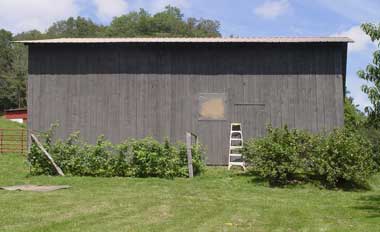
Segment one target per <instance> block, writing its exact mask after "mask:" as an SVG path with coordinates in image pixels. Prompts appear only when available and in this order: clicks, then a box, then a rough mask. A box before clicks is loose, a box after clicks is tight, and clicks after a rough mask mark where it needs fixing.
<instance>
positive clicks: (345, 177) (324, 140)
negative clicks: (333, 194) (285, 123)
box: [242, 127, 377, 187]
mask: <svg viewBox="0 0 380 232" xmlns="http://www.w3.org/2000/svg"><path fill="white" fill-rule="evenodd" d="M242 153H243V156H244V157H245V159H246V161H247V162H248V164H249V169H250V170H251V173H252V174H255V175H258V176H259V177H262V178H265V179H267V180H268V181H269V183H270V184H271V185H284V184H288V183H298V182H299V181H302V182H307V181H315V180H318V181H319V183H321V184H322V185H324V186H326V187H343V186H347V185H350V186H351V187H355V186H366V183H367V180H368V178H369V177H370V176H371V175H372V174H374V173H375V171H376V170H377V169H376V165H375V164H376V162H375V160H376V156H375V155H374V153H373V150H372V147H371V144H370V142H369V141H368V140H367V139H365V138H364V137H363V136H361V135H360V134H358V133H355V132H353V131H349V130H347V129H344V128H343V129H336V130H334V131H332V132H331V133H329V134H327V135H313V134H311V133H309V132H306V131H301V130H297V129H292V130H289V129H288V128H287V127H284V128H276V129H273V128H271V127H269V128H268V131H267V135H266V136H265V137H263V138H258V139H251V140H249V141H248V142H246V143H245V145H244V148H243V151H242Z"/></svg>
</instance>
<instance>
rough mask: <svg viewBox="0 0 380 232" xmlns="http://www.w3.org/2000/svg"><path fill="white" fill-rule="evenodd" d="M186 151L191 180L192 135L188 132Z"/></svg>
mask: <svg viewBox="0 0 380 232" xmlns="http://www.w3.org/2000/svg"><path fill="white" fill-rule="evenodd" d="M186 148H187V149H186V151H187V166H188V168H189V178H193V176H194V173H193V156H192V155H191V133H189V132H186Z"/></svg>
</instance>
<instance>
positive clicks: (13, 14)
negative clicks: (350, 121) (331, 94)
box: [0, 0, 380, 109]
mask: <svg viewBox="0 0 380 232" xmlns="http://www.w3.org/2000/svg"><path fill="white" fill-rule="evenodd" d="M169 4H170V5H172V6H176V7H179V8H180V9H181V10H182V12H183V13H184V15H185V17H196V18H208V19H214V20H218V21H219V22H220V23H221V33H222V35H223V36H230V35H234V36H239V37H257V36H348V37H350V38H351V39H353V40H354V41H355V43H353V44H350V45H349V49H348V61H347V88H348V90H349V91H350V95H351V96H352V97H353V98H354V99H355V103H356V104H358V105H359V108H360V109H363V108H364V106H366V105H369V101H368V99H367V97H366V95H365V94H363V93H362V92H361V90H360V86H361V85H362V84H364V83H365V82H364V81H362V80H360V79H359V78H358V77H357V75H356V73H357V71H358V70H359V69H365V67H366V65H367V64H368V63H370V62H371V61H372V53H373V51H374V50H375V49H376V44H375V43H373V42H372V41H371V40H370V38H369V37H368V36H367V35H366V34H365V33H364V32H362V31H361V29H360V25H361V24H362V23H364V22H373V23H380V14H379V11H380V1H379V0H360V1H359V0H0V28H4V29H6V30H9V31H11V32H12V33H19V32H22V31H27V30H32V29H38V30H40V31H45V30H46V29H47V27H48V26H49V25H51V24H52V23H53V22H55V21H57V20H62V19H66V18H68V17H70V16H82V17H87V18H91V19H92V20H93V21H95V22H97V23H100V24H108V23H109V22H110V21H111V20H112V18H113V17H115V16H120V15H123V14H126V13H128V12H130V11H134V10H138V9H139V8H144V9H146V10H148V11H150V12H151V13H155V12H158V11H161V10H163V9H164V7H165V6H166V5H169Z"/></svg>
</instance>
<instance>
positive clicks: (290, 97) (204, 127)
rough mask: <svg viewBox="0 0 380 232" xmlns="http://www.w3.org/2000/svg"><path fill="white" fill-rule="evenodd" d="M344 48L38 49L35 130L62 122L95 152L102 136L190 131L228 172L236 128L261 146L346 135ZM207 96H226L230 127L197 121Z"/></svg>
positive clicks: (33, 72) (32, 78)
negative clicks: (290, 136)
mask: <svg viewBox="0 0 380 232" xmlns="http://www.w3.org/2000/svg"><path fill="white" fill-rule="evenodd" d="M74 47H75V46H74ZM344 48H345V46H343V45H342V44H334V45H324V44H311V45H310V46H306V45H298V46H296V45H292V46H284V45H281V46H277V47H276V46H274V45H267V47H266V46H264V48H263V47H262V46H256V45H254V46H248V47H247V46H236V47H234V46H232V47H220V46H214V47H213V46H211V47H208V46H204V47H202V46H200V45H197V47H195V48H194V47H186V46H182V45H178V47H171V46H166V47H165V46H164V47H163V48H162V47H159V46H153V47H151V46H148V45H146V46H142V47H141V46H140V47H138V46H121V47H116V46H100V47H98V46H81V47H75V49H77V51H76V50H75V49H74V48H72V47H71V46H68V47H67V46H31V47H30V68H29V70H30V75H29V80H28V114H29V115H28V116H29V119H28V123H29V127H30V128H31V129H32V130H39V131H41V130H46V129H47V128H48V127H49V125H50V124H51V123H54V122H56V121H58V122H59V123H60V125H61V126H60V128H59V129H58V131H57V132H58V133H57V135H58V136H59V137H62V138H63V137H66V136H67V135H69V134H70V133H72V132H74V131H77V130H80V131H81V135H82V137H84V138H85V139H86V140H88V141H89V142H95V140H96V137H97V136H98V135H100V134H104V135H106V137H108V138H109V139H110V140H111V141H113V142H120V141H122V140H124V139H126V138H128V137H132V138H142V137H145V136H154V137H156V138H158V139H160V140H162V139H163V138H165V137H168V138H170V139H171V140H172V141H177V140H182V141H184V139H185V137H184V136H185V132H186V131H192V132H194V133H196V134H198V135H199V138H200V141H201V142H202V143H203V144H204V145H205V146H206V149H207V151H208V157H207V163H208V164H213V165H220V164H226V163H227V160H228V158H227V157H228V156H227V154H228V136H229V124H230V123H231V122H236V121H240V122H243V135H244V138H245V139H247V138H248V137H254V136H262V135H263V134H264V133H265V124H267V123H271V124H272V125H273V126H274V127H278V126H282V125H285V124H287V125H289V126H290V127H297V128H304V129H308V130H310V131H313V132H317V131H323V130H331V129H332V128H335V127H339V126H342V125H343V97H344V95H343V87H342V86H343V73H344V72H343V69H344V68H343V66H344V64H342V60H343V59H342V56H343V55H344V54H343V53H344V52H345V50H344ZM264 50H265V52H264ZM215 55H219V57H217V56H215ZM260 56H261V57H260ZM205 62H207V65H206V64H204V63H205ZM344 62H345V61H344ZM235 66H236V67H235ZM200 93H225V94H226V97H227V101H226V102H227V104H226V115H227V119H226V120H224V121H210V120H205V121H200V120H198V108H199V107H198V99H199V94H200Z"/></svg>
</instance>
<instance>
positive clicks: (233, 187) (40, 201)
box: [0, 154, 380, 232]
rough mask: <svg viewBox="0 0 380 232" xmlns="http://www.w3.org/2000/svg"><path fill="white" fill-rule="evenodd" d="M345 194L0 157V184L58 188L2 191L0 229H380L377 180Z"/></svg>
mask: <svg viewBox="0 0 380 232" xmlns="http://www.w3.org/2000/svg"><path fill="white" fill-rule="evenodd" d="M371 183H372V186H373V190H371V191H362V192H345V191H329V190H321V189H318V188H316V187H313V186H310V185H307V186H297V187H288V188H269V187H268V186H267V184H266V183H263V182H259V181H255V180H254V179H252V178H250V177H247V176H244V175H241V172H240V171H237V170H235V171H232V172H229V171H227V170H226V168H208V170H207V172H206V173H205V174H204V175H203V176H201V177H196V178H194V179H192V180H190V179H185V178H178V179H174V180H166V179H157V178H146V179H139V178H93V177H49V176H37V177H32V176H28V167H27V165H26V164H25V158H24V157H23V156H21V155H19V154H1V155H0V186H7V185H15V184H54V185H56V184H63V185H71V186H72V188H70V189H65V190H58V191H55V192H48V193H38V192H20V191H16V192H12V191H5V190H0V231H176V232H177V231H380V188H379V186H380V178H379V177H376V178H373V180H371Z"/></svg>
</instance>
